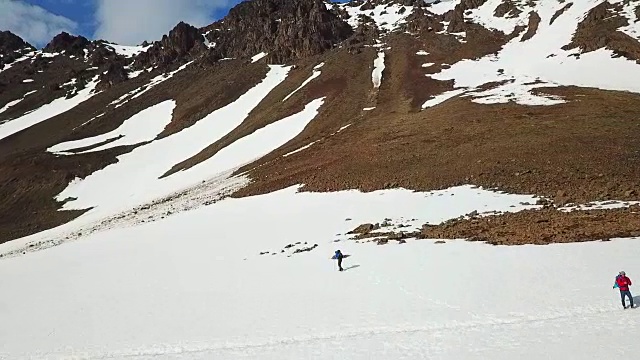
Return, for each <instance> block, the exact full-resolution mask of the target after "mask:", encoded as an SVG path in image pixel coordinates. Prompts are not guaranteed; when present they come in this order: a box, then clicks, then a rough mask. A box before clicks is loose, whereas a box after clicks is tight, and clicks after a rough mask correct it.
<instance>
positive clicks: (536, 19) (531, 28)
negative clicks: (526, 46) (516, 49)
mask: <svg viewBox="0 0 640 360" xmlns="http://www.w3.org/2000/svg"><path fill="white" fill-rule="evenodd" d="M540 20H541V19H540V15H538V13H537V12H535V11H532V12H531V13H530V14H529V25H527V32H526V33H524V35H522V38H521V39H520V41H527V40H529V39H531V38H532V37H533V35H535V34H536V32H537V31H538V26H539V25H540Z"/></svg>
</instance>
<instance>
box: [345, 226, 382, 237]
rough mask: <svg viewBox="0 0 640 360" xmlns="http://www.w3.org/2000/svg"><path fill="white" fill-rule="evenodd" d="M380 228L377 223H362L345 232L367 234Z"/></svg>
mask: <svg viewBox="0 0 640 360" xmlns="http://www.w3.org/2000/svg"><path fill="white" fill-rule="evenodd" d="M378 229H380V225H379V224H362V225H359V226H358V227H356V228H355V229H353V230H351V231H349V232H348V233H347V234H361V235H362V234H368V233H370V232H372V231H375V230H378Z"/></svg>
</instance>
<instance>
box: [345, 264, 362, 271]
mask: <svg viewBox="0 0 640 360" xmlns="http://www.w3.org/2000/svg"><path fill="white" fill-rule="evenodd" d="M358 267H360V265H351V266H347V267H346V268H344V270H343V271H347V270H349V269H355V268H358Z"/></svg>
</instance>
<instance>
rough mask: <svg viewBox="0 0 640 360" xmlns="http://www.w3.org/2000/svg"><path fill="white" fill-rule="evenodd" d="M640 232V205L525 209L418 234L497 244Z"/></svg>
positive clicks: (578, 239)
mask: <svg viewBox="0 0 640 360" xmlns="http://www.w3.org/2000/svg"><path fill="white" fill-rule="evenodd" d="M639 236H640V207H638V206H632V207H630V208H626V209H615V210H580V211H571V212H563V211H560V210H556V209H543V210H525V211H521V212H517V213H505V214H502V215H496V216H487V217H474V218H471V219H462V220H452V221H448V222H446V223H443V224H440V225H436V226H430V225H425V226H424V227H423V228H422V231H420V234H419V235H418V237H420V238H425V239H468V240H471V241H485V242H487V243H489V244H493V245H523V244H538V245H542V244H551V243H568V242H584V241H595V240H607V239H611V238H621V237H639Z"/></svg>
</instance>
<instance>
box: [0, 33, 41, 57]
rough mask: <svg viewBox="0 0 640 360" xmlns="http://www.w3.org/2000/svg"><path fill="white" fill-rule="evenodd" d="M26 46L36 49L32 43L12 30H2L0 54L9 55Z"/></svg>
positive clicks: (0, 34)
mask: <svg viewBox="0 0 640 360" xmlns="http://www.w3.org/2000/svg"><path fill="white" fill-rule="evenodd" d="M25 48H29V49H34V47H33V46H31V44H29V43H27V42H25V41H24V40H22V38H20V37H19V36H18V35H16V34H14V33H12V32H11V31H0V54H2V55H7V54H9V53H12V52H14V51H18V50H23V49H25Z"/></svg>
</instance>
